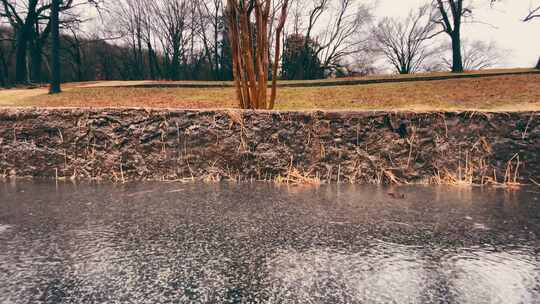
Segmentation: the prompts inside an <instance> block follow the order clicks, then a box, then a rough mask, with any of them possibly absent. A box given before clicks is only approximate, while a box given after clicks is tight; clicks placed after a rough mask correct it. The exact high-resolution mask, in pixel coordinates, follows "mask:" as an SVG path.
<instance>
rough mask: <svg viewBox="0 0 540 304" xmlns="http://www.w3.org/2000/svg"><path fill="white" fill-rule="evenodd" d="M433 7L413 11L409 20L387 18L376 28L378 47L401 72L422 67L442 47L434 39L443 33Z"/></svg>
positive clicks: (374, 30) (375, 34)
mask: <svg viewBox="0 0 540 304" xmlns="http://www.w3.org/2000/svg"><path fill="white" fill-rule="evenodd" d="M433 14H434V12H433V11H432V6H430V5H426V6H423V7H421V8H419V9H417V10H412V11H411V12H410V13H409V16H408V17H407V18H406V19H403V20H402V19H397V18H389V17H386V18H384V19H383V20H382V21H380V22H379V24H378V25H377V26H376V27H375V28H374V29H373V37H374V41H375V46H376V50H378V51H379V52H381V53H382V54H383V55H384V57H385V59H386V60H387V62H388V63H390V64H391V65H392V66H393V67H394V69H395V70H396V71H397V72H398V73H400V74H409V73H414V72H417V71H419V70H421V69H422V67H423V64H424V62H425V60H426V59H428V58H429V57H431V56H433V55H434V54H436V53H437V52H438V51H439V50H438V49H437V48H435V47H433V45H432V43H431V42H430V39H431V38H433V37H434V36H436V35H437V34H439V33H440V30H438V28H437V24H436V23H434V22H433V21H432V20H433Z"/></svg>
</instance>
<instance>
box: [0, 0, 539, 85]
mask: <svg viewBox="0 0 540 304" xmlns="http://www.w3.org/2000/svg"><path fill="white" fill-rule="evenodd" d="M248 2H250V1H247V2H246V3H248ZM287 2H288V6H287V11H288V14H287V16H288V18H287V20H286V22H285V24H284V27H283V35H282V36H283V38H280V39H282V41H281V42H280V45H281V46H283V47H282V49H280V50H279V53H278V54H277V56H276V54H275V46H274V45H273V44H270V45H269V49H268V52H267V54H266V55H265V56H266V57H267V58H266V59H267V60H268V62H269V63H270V65H271V66H272V67H273V66H275V65H274V63H275V62H276V61H277V66H279V73H278V74H277V75H278V76H279V77H280V78H283V79H317V78H325V77H340V76H354V75H365V74H370V73H375V72H377V71H380V70H381V61H384V64H383V65H384V66H388V67H390V68H391V69H392V70H393V71H394V72H396V73H402V74H406V73H414V72H421V71H441V70H447V69H450V70H452V71H454V72H460V71H463V70H469V69H481V68H487V67H492V66H494V65H496V64H497V63H499V62H500V61H501V59H503V58H504V55H505V54H504V51H502V50H501V49H500V48H498V47H497V45H496V44H494V43H490V42H483V41H468V40H465V39H463V31H464V27H463V25H464V24H466V23H470V22H479V20H476V19H475V11H476V10H477V8H476V7H475V6H474V5H473V4H474V3H473V2H472V1H471V0H433V1H431V0H429V1H426V4H425V5H424V6H422V7H420V8H417V9H413V10H411V12H410V13H409V15H408V16H407V17H406V18H388V17H387V18H382V19H376V18H375V17H374V5H373V3H372V2H370V1H362V0H291V1H287ZM479 2H480V1H476V2H475V3H479ZM490 2H492V3H493V4H494V5H496V3H495V2H496V1H490V0H485V1H484V3H488V4H489V3H490ZM280 3H282V1H280V0H274V1H271V5H270V6H269V11H268V16H267V17H266V18H267V21H268V31H267V32H266V35H268V37H267V40H268V41H272V40H273V38H274V37H273V35H275V32H276V29H277V27H278V26H279V15H280V12H279V9H280V8H281V7H282V6H280ZM51 5H52V2H51V1H50V0H0V18H1V20H2V23H1V26H0V84H1V85H2V86H10V85H15V84H21V83H24V84H28V83H36V84H39V83H45V82H48V81H49V80H50V77H51V71H52V68H51V62H52V61H51V59H52V58H51V56H52V44H51V38H52V37H51V28H52V27H51V20H52V19H53V18H51V15H52V14H51ZM229 5H230V4H228V2H227V1H224V0H117V1H106V0H102V1H88V0H62V1H59V14H60V19H59V22H60V24H59V26H60V35H59V54H60V67H61V75H62V80H63V81H91V80H116V79H122V80H138V79H155V80H232V79H233V75H234V74H233V73H234V67H233V59H234V58H233V57H234V56H233V50H232V49H231V29H230V28H229V27H230V22H227V13H228V9H227V7H228V6H229ZM539 9H540V8H535V7H531V10H530V12H524V14H523V16H524V17H523V20H524V21H532V20H534V19H536V18H538V15H539V14H538V13H539V12H540V11H539ZM249 22H251V23H253V24H255V22H256V20H255V19H253V18H251V17H250V20H249ZM251 36H252V37H251V39H253V41H254V42H256V41H267V40H264V39H263V40H260V39H259V38H261V37H256V33H251ZM280 37H281V36H280ZM254 47H255V49H256V47H257V44H256V43H255V44H254ZM262 59H265V58H262ZM266 59H265V60H266ZM539 63H540V62H539ZM268 74H269V75H268V76H267V77H268V78H269V79H271V78H273V77H272V75H273V73H271V71H269V72H268Z"/></svg>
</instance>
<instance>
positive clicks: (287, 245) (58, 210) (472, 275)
mask: <svg viewBox="0 0 540 304" xmlns="http://www.w3.org/2000/svg"><path fill="white" fill-rule="evenodd" d="M389 193H392V194H395V193H398V194H399V195H389ZM539 197H540V195H539V194H538V193H537V192H535V191H529V190H528V189H523V190H521V191H518V192H506V191H504V190H496V189H466V188H446V189H445V188H432V187H400V188H392V189H385V188H378V187H358V186H341V187H337V186H324V187H318V188H313V187H293V188H288V187H276V186H273V185H267V184H240V185H237V184H215V185H214V184H212V185H205V184H186V185H182V184H163V183H162V184H153V183H151V184H131V185H127V186H114V185H88V184H83V185H72V184H59V185H55V184H54V183H53V184H49V183H4V184H0V248H1V250H0V303H505V304H507V303H508V304H513V303H540V261H539V260H540V259H539V252H540V242H539V241H538V236H539V235H540V201H539Z"/></svg>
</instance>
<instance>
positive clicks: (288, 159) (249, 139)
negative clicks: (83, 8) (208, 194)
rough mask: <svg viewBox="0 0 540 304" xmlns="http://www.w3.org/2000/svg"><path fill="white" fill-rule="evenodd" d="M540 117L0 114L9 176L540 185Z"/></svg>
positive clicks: (2, 171)
mask: <svg viewBox="0 0 540 304" xmlns="http://www.w3.org/2000/svg"><path fill="white" fill-rule="evenodd" d="M539 151H540V113H533V112H526V113H470V112H469V113H389V112H311V113H309V112H241V111H226V110H216V111H188V110H143V109H129V110H128V109H2V110H0V175H2V176H4V177H47V178H74V179H99V180H114V181H127V180H179V179H201V180H212V181H217V180H222V179H230V180H276V179H278V178H280V177H281V178H280V179H281V180H288V179H297V178H300V179H301V178H308V179H310V180H321V181H323V182H336V181H339V182H344V183H461V182H463V183H471V182H472V183H479V184H488V183H494V182H498V183H503V182H520V183H533V182H534V181H536V182H538V181H540V152H539Z"/></svg>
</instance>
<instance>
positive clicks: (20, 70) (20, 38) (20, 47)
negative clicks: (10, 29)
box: [15, 29, 28, 83]
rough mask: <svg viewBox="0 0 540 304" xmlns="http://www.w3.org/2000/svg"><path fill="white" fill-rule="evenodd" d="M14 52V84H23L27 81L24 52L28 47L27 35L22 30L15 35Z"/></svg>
mask: <svg viewBox="0 0 540 304" xmlns="http://www.w3.org/2000/svg"><path fill="white" fill-rule="evenodd" d="M15 43H16V50H15V83H25V82H27V81H28V74H27V70H26V50H27V47H28V35H27V34H26V33H25V30H24V29H21V30H20V32H19V33H18V34H17V39H16V42H15Z"/></svg>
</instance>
